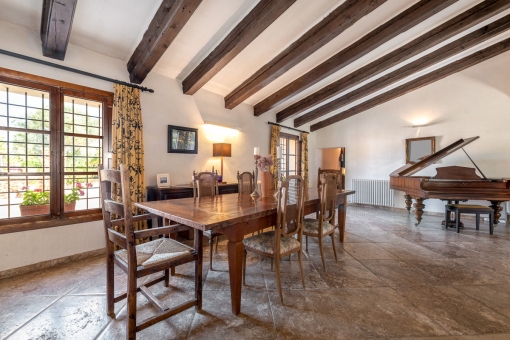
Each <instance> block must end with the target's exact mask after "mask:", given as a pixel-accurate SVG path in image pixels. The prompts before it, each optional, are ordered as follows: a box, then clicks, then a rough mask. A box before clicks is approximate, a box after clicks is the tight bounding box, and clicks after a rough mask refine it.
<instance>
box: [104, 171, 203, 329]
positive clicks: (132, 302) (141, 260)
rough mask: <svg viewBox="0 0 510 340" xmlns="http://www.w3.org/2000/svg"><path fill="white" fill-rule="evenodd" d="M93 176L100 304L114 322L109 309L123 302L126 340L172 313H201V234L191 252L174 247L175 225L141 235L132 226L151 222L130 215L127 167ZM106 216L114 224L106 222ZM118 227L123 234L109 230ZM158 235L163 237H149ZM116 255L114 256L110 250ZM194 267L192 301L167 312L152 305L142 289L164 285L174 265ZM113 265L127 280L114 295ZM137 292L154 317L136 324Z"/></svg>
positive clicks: (157, 304) (161, 305) (158, 303)
mask: <svg viewBox="0 0 510 340" xmlns="http://www.w3.org/2000/svg"><path fill="white" fill-rule="evenodd" d="M98 175H99V182H100V188H101V200H102V210H103V223H104V229H105V237H106V304H107V313H108V315H109V316H111V317H115V312H114V304H115V302H119V301H121V300H123V299H126V298H127V318H126V322H127V327H126V338H127V339H136V332H139V331H141V330H143V329H145V328H147V327H149V326H152V325H154V324H156V323H157V322H160V321H163V320H165V319H167V318H169V317H171V316H173V315H175V314H177V313H180V312H182V311H184V310H186V309H188V308H191V307H193V306H195V308H196V310H201V309H202V231H200V230H198V229H195V244H194V248H191V247H189V246H187V245H184V244H182V243H180V242H177V241H175V240H173V239H171V238H168V235H169V234H170V233H171V232H174V230H175V227H176V226H165V227H158V228H151V229H146V230H134V223H135V222H139V221H143V220H147V219H152V218H155V217H156V216H155V215H153V214H144V215H136V216H133V213H132V209H133V207H132V201H131V195H130V191H129V174H128V167H127V166H126V165H124V164H122V165H121V166H120V171H119V170H105V169H104V168H103V166H102V165H101V164H100V165H99V166H98ZM118 185H120V188H121V191H122V196H121V197H122V203H120V202H117V201H115V200H113V199H112V190H113V189H115V186H118ZM112 214H113V215H114V217H116V218H117V219H115V220H111V218H112ZM122 225H123V226H124V233H120V232H118V231H116V230H115V229H114V227H115V226H122ZM159 236H164V237H163V238H155V237H159ZM148 237H152V238H155V239H153V240H152V241H150V242H146V243H142V244H138V245H136V241H137V240H140V239H144V238H148ZM115 245H117V246H118V247H120V248H121V249H120V250H117V251H114V246H115ZM188 262H195V298H194V299H190V300H188V301H186V302H184V303H180V304H179V305H177V306H175V307H173V308H169V307H167V306H165V304H164V303H162V302H161V301H160V300H158V299H157V298H156V297H155V296H154V295H153V294H152V293H151V292H150V291H149V290H148V287H150V286H152V285H154V284H157V283H159V282H162V281H164V285H165V287H168V285H169V269H171V268H174V267H175V266H178V265H181V264H184V263H188ZM115 264H116V265H117V266H119V267H120V268H121V269H122V270H123V271H124V272H125V273H126V274H127V276H128V279H127V292H126V293H125V294H121V295H119V296H115V295H114V266H115ZM158 272H162V273H163V275H162V276H159V277H157V278H155V279H151V280H150V281H148V282H145V283H144V284H143V285H140V286H137V279H138V278H141V277H145V276H148V275H151V274H155V273H158ZM138 292H140V293H142V294H143V295H144V296H145V297H146V298H147V300H149V301H150V302H151V304H152V305H154V307H156V309H158V311H159V312H158V313H157V314H156V315H154V316H152V317H149V318H147V319H145V320H143V321H141V322H140V323H137V317H136V295H137V293H138Z"/></svg>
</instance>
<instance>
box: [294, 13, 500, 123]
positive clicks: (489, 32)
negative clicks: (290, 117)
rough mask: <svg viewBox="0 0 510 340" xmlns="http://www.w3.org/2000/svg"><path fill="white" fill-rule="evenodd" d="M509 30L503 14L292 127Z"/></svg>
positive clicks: (305, 116)
mask: <svg viewBox="0 0 510 340" xmlns="http://www.w3.org/2000/svg"><path fill="white" fill-rule="evenodd" d="M508 29H510V15H507V16H505V17H503V18H501V19H499V20H497V21H495V22H493V23H490V24H489V25H487V26H485V27H482V28H480V29H478V30H476V31H474V32H472V33H470V34H468V35H465V36H464V37H461V38H459V39H458V40H455V41H453V42H451V43H449V44H448V45H446V46H443V47H441V48H439V49H437V50H435V51H433V52H431V53H429V54H427V55H425V56H423V57H421V58H419V59H417V60H415V61H413V62H411V63H409V64H407V65H405V66H403V67H401V68H399V69H397V70H395V71H393V72H390V73H388V74H386V75H384V76H382V77H380V78H377V79H376V80H374V81H372V82H370V83H368V84H365V85H363V86H362V87H360V88H357V89H356V90H354V91H352V92H349V93H347V94H345V95H343V96H340V97H338V98H336V99H334V100H332V101H330V102H328V103H326V104H324V105H322V106H319V107H318V108H316V109H314V110H312V111H310V112H308V113H307V114H305V115H303V116H301V117H298V118H296V119H295V120H294V127H299V126H301V125H304V124H306V123H308V122H311V121H313V120H315V119H318V118H320V117H322V116H324V115H326V114H328V113H331V112H334V111H336V110H338V109H340V108H342V107H344V106H346V105H348V104H350V103H352V102H354V101H356V100H359V99H362V98H364V97H366V96H368V95H370V94H372V93H375V92H377V91H380V90H382V89H384V88H386V87H388V86H390V85H392V84H394V83H396V82H398V81H400V80H403V79H405V78H407V77H409V76H411V75H413V74H415V73H417V72H420V71H422V70H425V69H426V68H428V67H431V66H433V65H435V64H438V63H440V62H441V61H444V60H446V59H448V58H450V57H453V56H455V55H457V54H459V53H461V52H463V51H465V50H467V49H469V48H471V47H474V46H476V45H478V44H480V43H482V42H484V41H487V40H488V39H490V38H493V37H495V36H497V35H498V34H500V33H502V32H505V31H507V30H508Z"/></svg>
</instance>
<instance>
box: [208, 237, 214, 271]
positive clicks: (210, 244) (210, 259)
mask: <svg viewBox="0 0 510 340" xmlns="http://www.w3.org/2000/svg"><path fill="white" fill-rule="evenodd" d="M213 246H214V239H213V238H212V237H211V238H210V239H209V270H213V268H212V257H213Z"/></svg>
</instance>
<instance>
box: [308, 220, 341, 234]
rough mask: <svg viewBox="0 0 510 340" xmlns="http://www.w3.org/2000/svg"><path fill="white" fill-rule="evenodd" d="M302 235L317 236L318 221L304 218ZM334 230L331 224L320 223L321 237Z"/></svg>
mask: <svg viewBox="0 0 510 340" xmlns="http://www.w3.org/2000/svg"><path fill="white" fill-rule="evenodd" d="M303 222H304V229H303V233H305V234H310V235H319V220H318V219H316V218H305V219H304V221H303ZM333 229H335V227H333V226H332V225H331V223H329V222H327V221H323V222H322V235H326V234H328V233H329V232H330V231H331V230H333Z"/></svg>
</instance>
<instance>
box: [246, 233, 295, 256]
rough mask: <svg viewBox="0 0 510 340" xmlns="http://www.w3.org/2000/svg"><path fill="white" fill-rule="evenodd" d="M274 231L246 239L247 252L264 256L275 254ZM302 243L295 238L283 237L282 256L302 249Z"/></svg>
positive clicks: (281, 241)
mask: <svg viewBox="0 0 510 340" xmlns="http://www.w3.org/2000/svg"><path fill="white" fill-rule="evenodd" d="M274 237H275V236H274V231H268V232H266V233H262V234H258V235H255V236H251V237H248V238H245V239H244V240H243V243H244V247H245V248H246V249H247V250H254V251H258V252H261V253H264V254H269V255H273V254H274ZM300 248H301V243H299V241H298V240H297V239H295V238H294V237H282V238H281V239H280V254H284V253H287V252H289V251H292V250H296V249H300Z"/></svg>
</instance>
